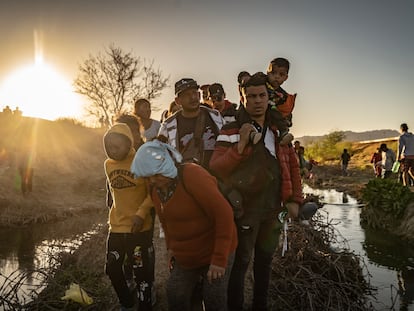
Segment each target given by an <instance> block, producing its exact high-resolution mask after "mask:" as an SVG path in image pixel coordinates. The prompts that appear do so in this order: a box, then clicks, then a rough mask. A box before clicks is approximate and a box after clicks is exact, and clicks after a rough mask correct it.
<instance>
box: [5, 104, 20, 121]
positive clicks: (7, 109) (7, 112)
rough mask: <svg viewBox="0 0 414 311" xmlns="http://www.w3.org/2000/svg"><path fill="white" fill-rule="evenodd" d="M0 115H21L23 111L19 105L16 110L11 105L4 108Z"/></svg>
mask: <svg viewBox="0 0 414 311" xmlns="http://www.w3.org/2000/svg"><path fill="white" fill-rule="evenodd" d="M0 116H3V117H6V118H7V117H21V116H22V111H21V110H20V109H19V107H16V108H15V109H14V110H12V109H11V108H10V106H5V107H4V108H3V111H2V112H1V113H0Z"/></svg>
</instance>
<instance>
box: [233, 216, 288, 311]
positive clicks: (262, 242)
mask: <svg viewBox="0 0 414 311" xmlns="http://www.w3.org/2000/svg"><path fill="white" fill-rule="evenodd" d="M236 224H237V233H238V240H239V244H238V246H237V250H236V256H235V259H234V264H233V269H232V271H231V275H230V280H229V288H228V306H229V310H234V311H236V310H237V311H239V310H243V305H244V281H245V276H246V271H247V268H248V266H249V263H250V258H251V255H252V253H253V251H254V262H253V274H254V280H255V281H254V288H253V305H252V309H253V310H267V296H268V288H269V282H270V273H271V263H272V258H273V253H274V251H275V249H276V247H277V245H278V241H279V235H280V229H281V224H280V222H279V221H278V219H277V214H276V212H267V213H260V212H257V211H252V212H251V213H249V212H247V213H246V214H245V215H244V216H243V217H242V218H241V219H239V220H237V221H236Z"/></svg>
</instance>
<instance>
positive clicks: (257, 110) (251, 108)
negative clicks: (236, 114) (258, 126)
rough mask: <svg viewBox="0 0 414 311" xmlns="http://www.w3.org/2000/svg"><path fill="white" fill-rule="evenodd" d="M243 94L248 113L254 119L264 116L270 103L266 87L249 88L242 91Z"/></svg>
mask: <svg viewBox="0 0 414 311" xmlns="http://www.w3.org/2000/svg"><path fill="white" fill-rule="evenodd" d="M242 93H243V104H244V108H245V109H246V111H247V113H248V114H249V115H250V116H251V117H253V118H258V117H261V116H264V115H265V113H266V110H267V105H268V101H269V97H268V95H267V89H266V86H265V85H259V86H248V87H246V88H244V89H242Z"/></svg>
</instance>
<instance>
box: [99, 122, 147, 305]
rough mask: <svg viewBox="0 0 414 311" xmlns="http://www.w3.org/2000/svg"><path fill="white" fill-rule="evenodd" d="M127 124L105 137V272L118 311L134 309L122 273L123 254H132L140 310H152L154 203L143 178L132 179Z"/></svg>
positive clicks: (133, 302)
mask: <svg viewBox="0 0 414 311" xmlns="http://www.w3.org/2000/svg"><path fill="white" fill-rule="evenodd" d="M133 141H134V140H133V136H132V132H131V130H130V128H129V127H128V125H126V124H124V123H116V124H114V125H113V126H112V127H111V128H110V129H109V130H108V131H107V132H106V133H105V135H104V148H105V152H106V155H107V157H108V158H107V159H106V160H105V163H104V168H105V175H106V178H107V182H108V184H109V190H110V192H111V196H112V199H113V202H112V207H111V209H110V211H109V220H108V223H109V234H108V241H107V254H106V256H107V259H106V264H105V272H106V274H107V275H108V276H109V278H110V280H111V283H112V286H113V287H114V289H115V291H116V293H117V295H118V298H119V302H120V303H121V310H136V306H135V297H134V293H131V292H130V291H129V289H128V286H127V283H126V281H125V276H124V273H123V270H122V266H123V262H124V260H125V255H126V254H129V253H133V270H134V277H135V282H136V283H137V287H138V298H139V299H138V300H139V310H141V311H142V310H152V306H151V286H152V280H153V268H152V267H151V264H150V262H151V256H154V254H153V252H154V249H153V245H152V227H153V219H152V217H151V208H152V207H153V203H152V201H151V198H150V196H149V195H148V192H147V185H146V182H145V180H144V179H143V178H134V175H133V174H132V173H131V171H130V166H131V163H132V160H133V158H134V155H135V149H134V148H133Z"/></svg>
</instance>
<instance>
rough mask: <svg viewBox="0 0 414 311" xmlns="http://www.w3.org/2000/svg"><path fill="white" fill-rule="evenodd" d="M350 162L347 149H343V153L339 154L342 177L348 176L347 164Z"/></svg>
mask: <svg viewBox="0 0 414 311" xmlns="http://www.w3.org/2000/svg"><path fill="white" fill-rule="evenodd" d="M350 160H351V155H350V154H349V153H348V150H347V149H344V152H343V153H342V154H341V167H342V176H348V163H349V161H350Z"/></svg>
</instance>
